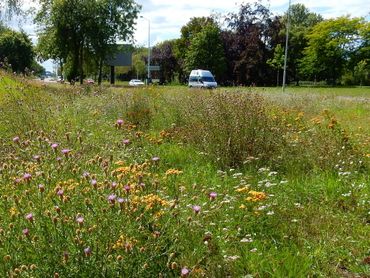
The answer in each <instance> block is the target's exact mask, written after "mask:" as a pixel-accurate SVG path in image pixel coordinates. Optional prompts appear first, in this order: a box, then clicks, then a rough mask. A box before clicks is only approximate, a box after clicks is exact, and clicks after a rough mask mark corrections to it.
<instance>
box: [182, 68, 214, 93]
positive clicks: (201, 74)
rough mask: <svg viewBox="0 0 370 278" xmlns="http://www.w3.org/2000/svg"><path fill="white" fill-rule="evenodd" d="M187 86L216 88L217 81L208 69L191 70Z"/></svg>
mask: <svg viewBox="0 0 370 278" xmlns="http://www.w3.org/2000/svg"><path fill="white" fill-rule="evenodd" d="M188 86H189V88H191V87H195V88H208V89H212V88H217V82H216V80H215V78H214V77H213V74H212V73H211V72H210V71H209V70H201V69H197V70H192V71H191V73H190V76H189V83H188Z"/></svg>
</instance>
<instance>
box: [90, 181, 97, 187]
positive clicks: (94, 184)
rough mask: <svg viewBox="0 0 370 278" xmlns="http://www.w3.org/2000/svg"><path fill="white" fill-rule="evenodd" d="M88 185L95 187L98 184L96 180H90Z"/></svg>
mask: <svg viewBox="0 0 370 278" xmlns="http://www.w3.org/2000/svg"><path fill="white" fill-rule="evenodd" d="M90 184H91V185H92V186H96V185H97V184H98V182H97V181H96V180H91V181H90Z"/></svg>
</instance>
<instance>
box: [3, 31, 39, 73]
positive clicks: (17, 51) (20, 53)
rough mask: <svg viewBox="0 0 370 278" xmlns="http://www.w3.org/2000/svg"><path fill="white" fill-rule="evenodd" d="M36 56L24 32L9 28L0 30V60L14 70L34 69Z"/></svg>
mask: <svg viewBox="0 0 370 278" xmlns="http://www.w3.org/2000/svg"><path fill="white" fill-rule="evenodd" d="M33 58H34V52H33V46H32V42H31V40H30V39H29V37H28V36H27V35H26V34H25V33H24V32H16V31H13V30H10V29H7V28H4V27H3V28H2V30H0V62H1V63H2V64H3V65H4V66H5V67H9V68H11V69H12V71H14V72H23V73H24V72H26V71H27V70H29V71H31V70H32V64H33V60H34V59H33Z"/></svg>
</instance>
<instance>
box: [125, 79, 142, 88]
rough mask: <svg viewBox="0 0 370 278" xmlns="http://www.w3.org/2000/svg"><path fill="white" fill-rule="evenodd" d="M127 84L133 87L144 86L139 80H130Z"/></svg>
mask: <svg viewBox="0 0 370 278" xmlns="http://www.w3.org/2000/svg"><path fill="white" fill-rule="evenodd" d="M128 84H129V85H130V86H133V87H137V86H144V82H143V81H141V80H139V79H132V80H130V82H129V83H128Z"/></svg>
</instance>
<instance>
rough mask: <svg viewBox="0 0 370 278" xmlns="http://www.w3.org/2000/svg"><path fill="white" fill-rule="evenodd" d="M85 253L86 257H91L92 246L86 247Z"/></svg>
mask: <svg viewBox="0 0 370 278" xmlns="http://www.w3.org/2000/svg"><path fill="white" fill-rule="evenodd" d="M84 253H85V256H86V257H89V256H90V255H91V248H90V247H86V248H85V249H84Z"/></svg>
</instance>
